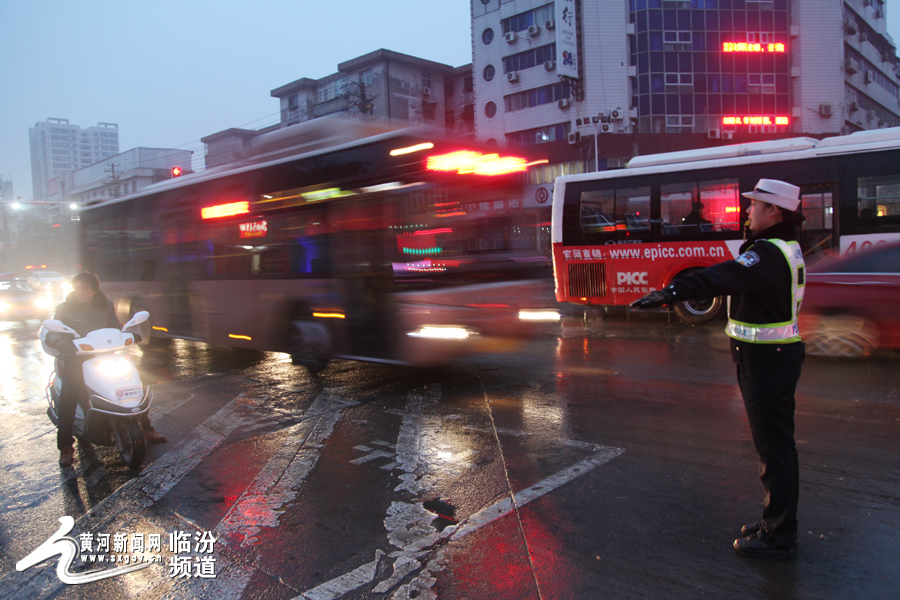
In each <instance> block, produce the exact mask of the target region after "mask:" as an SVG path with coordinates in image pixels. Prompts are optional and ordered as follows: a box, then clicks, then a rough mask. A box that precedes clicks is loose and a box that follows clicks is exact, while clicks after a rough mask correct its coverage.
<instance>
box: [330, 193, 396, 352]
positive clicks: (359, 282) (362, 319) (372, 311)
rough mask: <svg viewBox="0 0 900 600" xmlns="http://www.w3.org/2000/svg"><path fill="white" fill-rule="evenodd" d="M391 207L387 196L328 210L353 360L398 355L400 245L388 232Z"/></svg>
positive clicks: (338, 282)
mask: <svg viewBox="0 0 900 600" xmlns="http://www.w3.org/2000/svg"><path fill="white" fill-rule="evenodd" d="M389 208H390V206H389V204H388V202H387V198H385V197H383V196H381V197H375V198H372V197H371V196H370V195H367V197H366V201H365V202H362V201H349V202H341V203H335V204H334V205H332V206H330V207H329V209H330V211H331V212H330V215H329V217H330V221H331V224H332V232H333V233H332V236H331V237H330V242H331V256H332V264H333V269H334V275H335V278H336V279H337V286H338V291H339V293H340V294H341V298H342V301H343V306H344V311H345V314H346V318H345V322H344V326H345V328H346V332H347V342H348V345H349V348H350V352H351V354H352V355H353V356H360V357H366V358H382V359H389V358H393V354H394V353H395V352H396V347H397V346H396V340H395V334H396V322H395V319H394V318H393V308H392V306H393V303H392V292H393V291H394V285H393V270H392V268H391V256H392V254H391V253H390V249H389V247H388V246H389V244H391V243H392V242H393V243H396V242H395V241H393V240H392V239H391V237H392V236H391V235H390V233H389V232H390V229H389V227H388V221H389V219H388V212H389ZM394 233H396V232H394ZM393 237H394V238H395V237H396V235H394V236H393Z"/></svg>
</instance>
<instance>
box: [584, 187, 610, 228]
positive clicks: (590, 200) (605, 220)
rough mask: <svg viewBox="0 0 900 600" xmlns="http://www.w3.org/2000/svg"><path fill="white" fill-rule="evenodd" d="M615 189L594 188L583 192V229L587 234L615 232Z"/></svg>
mask: <svg viewBox="0 0 900 600" xmlns="http://www.w3.org/2000/svg"><path fill="white" fill-rule="evenodd" d="M615 218H616V192H615V190H594V191H590V192H584V193H582V194H581V230H582V231H583V232H584V233H585V234H587V235H591V234H598V233H599V234H610V235H612V234H615V232H616V223H615Z"/></svg>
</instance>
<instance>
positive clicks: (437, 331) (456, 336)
mask: <svg viewBox="0 0 900 600" xmlns="http://www.w3.org/2000/svg"><path fill="white" fill-rule="evenodd" d="M406 335H408V336H409V337H418V338H428V339H432V340H464V339H466V338H468V337H469V336H470V335H472V333H471V332H470V331H469V330H468V329H466V328H465V327H457V326H455V325H422V326H421V327H419V328H418V329H416V330H415V331H410V332H409V333H407V334H406Z"/></svg>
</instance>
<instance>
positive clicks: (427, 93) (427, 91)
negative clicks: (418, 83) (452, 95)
mask: <svg viewBox="0 0 900 600" xmlns="http://www.w3.org/2000/svg"><path fill="white" fill-rule="evenodd" d="M422 95H423V96H430V95H431V88H430V87H423V88H422Z"/></svg>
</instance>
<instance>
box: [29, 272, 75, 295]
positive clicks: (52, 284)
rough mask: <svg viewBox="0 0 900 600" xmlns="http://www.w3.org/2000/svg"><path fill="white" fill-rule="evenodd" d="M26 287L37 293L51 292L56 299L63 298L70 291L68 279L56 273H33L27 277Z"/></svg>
mask: <svg viewBox="0 0 900 600" xmlns="http://www.w3.org/2000/svg"><path fill="white" fill-rule="evenodd" d="M28 285H30V286H31V287H33V288H34V289H35V290H36V291H39V292H52V293H53V295H54V296H56V297H60V296H61V297H65V296H66V295H67V294H68V293H69V292H71V291H72V284H71V283H69V280H68V278H66V277H63V276H62V275H60V274H59V273H57V272H56V271H35V272H34V273H32V274H31V275H30V276H29V277H28Z"/></svg>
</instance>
